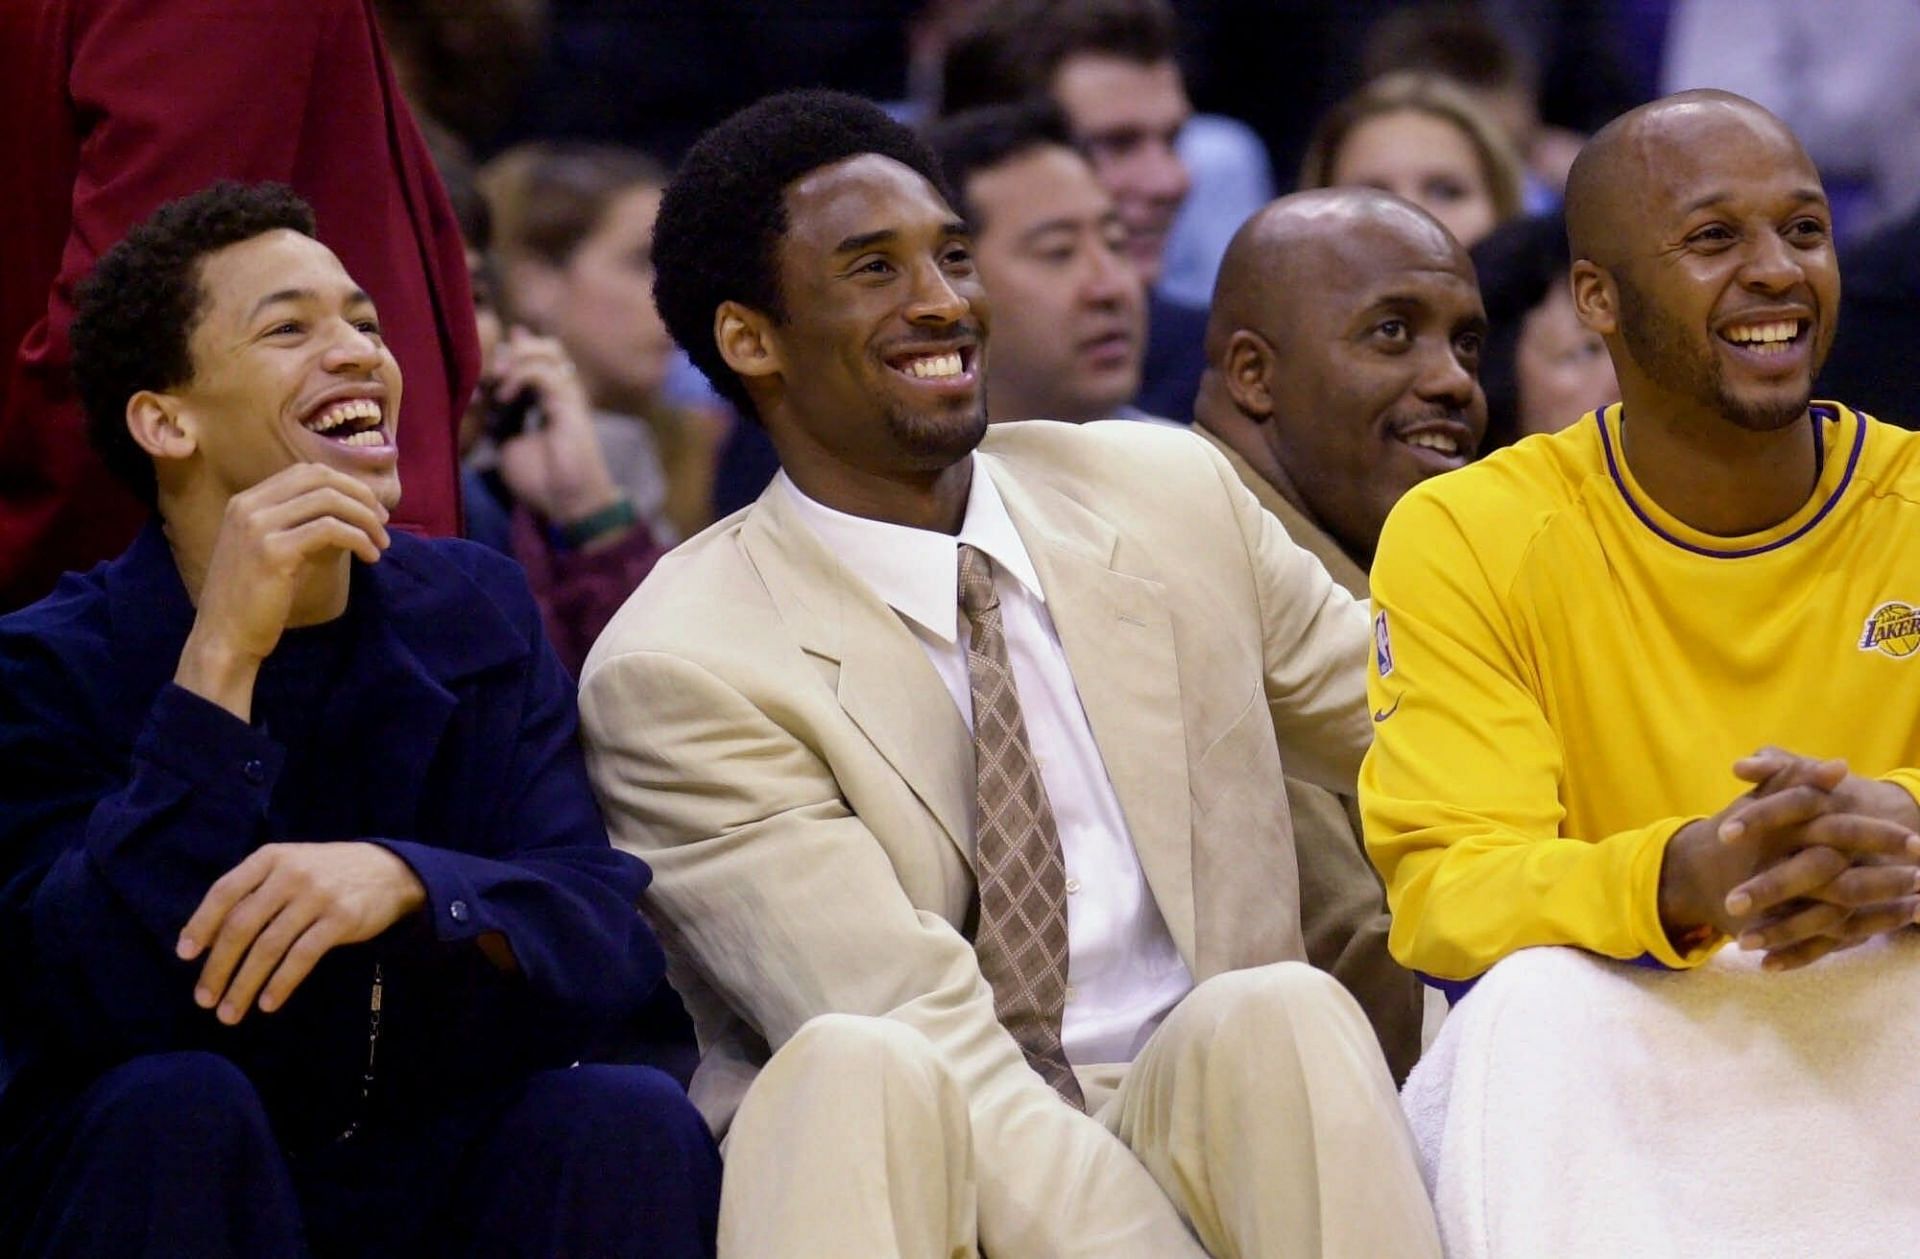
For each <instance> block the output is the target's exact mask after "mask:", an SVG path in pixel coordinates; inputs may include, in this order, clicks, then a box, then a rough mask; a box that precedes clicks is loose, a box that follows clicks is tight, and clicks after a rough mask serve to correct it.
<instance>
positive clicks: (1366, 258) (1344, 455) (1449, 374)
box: [1194, 188, 1487, 1079]
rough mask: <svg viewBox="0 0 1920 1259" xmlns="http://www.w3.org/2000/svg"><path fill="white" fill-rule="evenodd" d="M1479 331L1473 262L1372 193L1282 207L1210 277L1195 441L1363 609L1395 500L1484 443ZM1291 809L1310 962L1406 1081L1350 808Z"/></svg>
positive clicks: (1415, 1030)
mask: <svg viewBox="0 0 1920 1259" xmlns="http://www.w3.org/2000/svg"><path fill="white" fill-rule="evenodd" d="M1486 325H1487V318H1486V314H1485V311H1484V310H1483V308H1482V307H1481V304H1480V287H1479V285H1478V284H1477V283H1475V281H1474V275H1473V263H1472V262H1471V261H1470V260H1469V259H1468V257H1467V251H1466V250H1464V249H1462V248H1461V247H1460V243H1459V242H1458V241H1456V240H1454V238H1453V237H1452V236H1451V235H1450V234H1449V233H1448V232H1447V229H1446V228H1444V227H1442V226H1441V225H1440V224H1439V222H1438V221H1437V220H1435V219H1434V218H1433V217H1432V216H1431V215H1429V214H1428V213H1427V212H1426V211H1424V210H1422V209H1420V207H1418V206H1416V205H1413V204H1411V203H1410V202H1407V201H1403V200H1401V199H1400V198H1399V197H1396V196H1394V195H1392V194H1391V193H1386V192H1381V191H1379V190H1378V189H1374V188H1317V189H1312V190H1310V191H1307V192H1297V193H1294V194H1293V195H1292V196H1288V197H1282V198H1280V199H1279V200H1278V201H1275V202H1273V203H1272V204H1270V205H1268V206H1267V207H1266V208H1265V209H1263V210H1261V211H1260V212H1259V213H1258V214H1255V215H1254V216H1253V217H1252V218H1250V219H1248V220H1247V222H1246V223H1245V224H1243V225H1242V226H1241V228H1240V230H1239V231H1238V232H1237V233H1235V235H1234V238H1233V242H1232V244H1230V245H1229V246H1228V248H1227V254H1226V258H1225V259H1224V261H1223V262H1222V263H1221V267H1220V281H1219V283H1218V285H1217V286H1216V287H1215V289H1214V295H1213V308H1212V313H1211V319H1210V322H1209V324H1208V327H1207V370H1206V374H1205V375H1204V376H1202V377H1201V380H1200V394H1199V397H1198V399H1196V401H1195V403H1194V423H1195V427H1197V428H1198V429H1199V430H1200V431H1201V432H1202V433H1203V434H1205V435H1206V437H1207V439H1208V440H1209V441H1211V442H1212V443H1213V444H1214V446H1215V447H1216V448H1218V449H1219V450H1220V452H1221V453H1222V454H1223V455H1224V456H1225V457H1226V460H1227V462H1228V463H1229V464H1230V465H1232V467H1233V470H1234V472H1235V473H1236V474H1238V476H1239V477H1240V480H1241V482H1242V483H1244V484H1245V485H1246V487H1247V488H1248V489H1249V490H1251V491H1252V492H1253V496H1254V497H1255V498H1257V499H1258V500H1260V504H1261V506H1263V507H1265V508H1266V509H1267V510H1268V511H1269V512H1272V513H1273V515H1274V516H1275V517H1276V518H1277V519H1278V520H1279V521H1280V523H1281V524H1282V525H1284V526H1286V530H1287V536H1288V537H1290V538H1292V539H1293V540H1294V542H1295V543H1297V544H1299V545H1300V546H1302V547H1304V548H1306V549H1307V550H1309V551H1311V552H1313V554H1314V556H1315V557H1316V558H1318V559H1319V561H1320V562H1321V563H1322V564H1323V565H1325V566H1326V569H1327V575H1328V576H1330V577H1332V578H1333V579H1334V581H1336V582H1338V583H1339V584H1340V585H1341V586H1343V587H1345V588H1346V589H1347V590H1348V591H1349V592H1351V593H1352V594H1353V595H1354V597H1355V598H1359V599H1365V598H1366V597H1367V566H1368V564H1369V563H1371V561H1372V559H1373V552H1374V547H1375V545H1376V544H1377V543H1378V542H1379V539H1380V527H1381V525H1383V524H1384V523H1385V522H1386V519H1387V513H1388V512H1389V511H1390V510H1391V509H1392V508H1393V505H1394V503H1395V502H1397V501H1398V500H1399V498H1400V496H1401V495H1402V494H1405V493H1406V492H1407V491H1408V490H1409V489H1411V488H1412V487H1413V486H1415V485H1418V484H1419V483H1420V482H1421V481H1424V480H1426V479H1427V478H1428V477H1432V476H1437V475H1439V474H1440V473H1442V472H1448V471H1451V470H1453V469H1456V468H1460V467H1464V466H1465V465H1466V463H1467V461H1468V460H1469V459H1471V458H1472V457H1473V452H1474V449H1475V447H1476V446H1478V444H1479V441H1480V436H1481V434H1482V433H1483V432H1485V430H1486V424H1487V411H1486V399H1485V397H1484V396H1483V395H1482V394H1481V392H1480V384H1479V375H1478V373H1479V366H1480V343H1481V341H1482V340H1483V339H1484V338H1485V336H1486ZM1287 805H1288V809H1289V812H1290V813H1291V814H1292V817H1293V833H1294V838H1295V841H1296V842H1295V850H1296V854H1297V855H1298V857H1299V861H1300V905H1301V911H1302V914H1303V917H1302V921H1301V925H1302V927H1303V928H1304V930H1305V932H1306V939H1307V956H1308V957H1309V958H1310V959H1312V961H1313V964H1314V965H1316V966H1319V967H1321V968H1322V969H1324V970H1326V971H1328V972H1330V973H1331V974H1333V975H1335V976H1336V977H1338V978H1339V980H1340V981H1341V982H1342V983H1344V984H1345V985H1346V986H1347V988H1348V990H1349V991H1351V992H1352V993H1353V995H1354V997H1355V998H1356V999H1357V1000H1359V1002H1360V1005H1361V1008H1362V1009H1364V1010H1366V1012H1367V1017H1368V1018H1369V1019H1370V1020H1371V1021H1372V1023H1373V1028H1374V1032H1375V1033H1376V1034H1377V1035H1378V1036H1379V1037H1380V1045H1381V1048H1382V1049H1384V1050H1385V1051H1386V1055H1387V1062H1388V1064H1389V1065H1391V1066H1392V1068H1393V1072H1394V1076H1395V1078H1396V1079H1405V1078H1406V1074H1407V1072H1408V1071H1410V1070H1412V1069H1413V1064H1414V1061H1415V1060H1416V1059H1417V1058H1419V1056H1420V1048H1421V1023H1422V1013H1423V1008H1424V1006H1423V1000H1422V993H1421V988H1422V987H1423V985H1422V984H1421V983H1420V982H1419V980H1418V979H1417V978H1416V977H1415V976H1414V975H1412V974H1411V973H1410V972H1409V971H1407V970H1406V969H1405V968H1403V967H1402V966H1400V965H1399V964H1398V963H1396V962H1395V961H1394V960H1393V959H1392V958H1391V957H1389V956H1388V954H1387V929H1388V926H1389V924H1390V921H1391V920H1390V919H1389V918H1388V916H1387V908H1386V899H1385V897H1384V896H1383V895H1382V892H1381V888H1380V883H1379V880H1378V879H1377V878H1376V877H1375V875H1374V873H1373V870H1372V868H1371V867H1370V866H1368V864H1367V860H1366V857H1365V854H1364V852H1363V850H1362V846H1361V843H1360V818H1359V803H1358V800H1357V798H1356V795H1355V793H1354V791H1353V790H1352V788H1351V787H1349V788H1348V790H1346V791H1343V792H1340V793H1335V792H1332V791H1328V790H1326V789H1325V788H1322V787H1318V786H1315V785H1314V784H1312V783H1308V782H1302V781H1299V780H1296V779H1291V778H1290V779H1288V780H1287ZM1436 1006H1437V1007H1438V1008H1444V1007H1440V1006H1438V1003H1437V1002H1436Z"/></svg>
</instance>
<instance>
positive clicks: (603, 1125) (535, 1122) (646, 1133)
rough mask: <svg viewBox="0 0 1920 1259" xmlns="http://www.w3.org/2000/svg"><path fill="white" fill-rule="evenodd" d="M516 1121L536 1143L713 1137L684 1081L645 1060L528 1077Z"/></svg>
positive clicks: (606, 1144) (698, 1144)
mask: <svg viewBox="0 0 1920 1259" xmlns="http://www.w3.org/2000/svg"><path fill="white" fill-rule="evenodd" d="M511 1122H512V1123H513V1126H514V1127H515V1128H516V1129H517V1131H516V1133H515V1136H516V1137H517V1138H518V1139H519V1140H522V1141H524V1142H526V1143H527V1144H528V1145H530V1146H542V1145H554V1144H560V1145H566V1146H576V1145H580V1144H586V1145H589V1146H592V1147H593V1148H596V1149H610V1148H613V1147H631V1146H633V1145H635V1144H641V1145H645V1146H647V1147H649V1148H652V1147H668V1146H679V1147H684V1148H689V1149H699V1148H704V1147H707V1146H710V1145H711V1142H712V1138H711V1136H710V1135H709V1134H708V1132H707V1126H706V1121H705V1120H703V1119H702V1118H701V1117H700V1112H699V1111H698V1110H696V1109H695V1108H694V1105H693V1103H692V1102H691V1101H689V1100H688V1098H687V1094H686V1091H685V1090H684V1089H682V1088H681V1087H680V1084H679V1082H678V1081H676V1080H675V1079H674V1078H673V1077H672V1076H670V1075H668V1074H667V1073H666V1072H664V1071H658V1070H655V1069H654V1068H652V1067H642V1066H616V1065H609V1064H601V1063H583V1064H582V1065H580V1066H577V1067H569V1068H567V1069H565V1070H555V1071H542V1072H540V1073H539V1074H537V1075H535V1076H534V1077H533V1078H532V1079H531V1080H529V1081H528V1083H527V1088H526V1092H525V1093H524V1094H523V1095H522V1097H521V1101H520V1104H519V1105H518V1106H516V1107H515V1108H514V1117H513V1120H512V1121H511Z"/></svg>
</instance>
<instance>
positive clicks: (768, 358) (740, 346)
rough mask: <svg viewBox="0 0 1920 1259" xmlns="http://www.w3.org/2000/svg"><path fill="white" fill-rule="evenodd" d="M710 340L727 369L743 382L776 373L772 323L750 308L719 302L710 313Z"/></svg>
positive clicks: (777, 364)
mask: <svg viewBox="0 0 1920 1259" xmlns="http://www.w3.org/2000/svg"><path fill="white" fill-rule="evenodd" d="M713 341H714V344H715V345H717V346H718V347H719V348H720V357H721V358H723V359H725V360H726V362H727V366H728V367H730V368H732V369H733V371H734V373H735V374H736V375H738V376H740V377H742V378H743V379H746V380H755V379H765V378H766V377H768V376H773V375H777V374H778V373H779V371H780V367H781V364H780V347H779V344H778V342H777V339H776V338H775V337H774V335H773V321H772V320H770V319H768V318H767V317H766V316H765V315H763V314H761V313H760V312H759V311H757V310H755V309H753V308H752V307H751V306H742V305H741V304H740V303H739V302H721V303H720V305H719V306H718V307H717V308H716V309H715V310H714V312H713Z"/></svg>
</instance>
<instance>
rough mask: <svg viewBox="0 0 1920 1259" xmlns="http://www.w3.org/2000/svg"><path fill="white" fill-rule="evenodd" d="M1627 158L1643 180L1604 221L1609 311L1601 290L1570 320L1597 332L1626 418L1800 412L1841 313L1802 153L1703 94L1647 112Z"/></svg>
mask: <svg viewBox="0 0 1920 1259" xmlns="http://www.w3.org/2000/svg"><path fill="white" fill-rule="evenodd" d="M1628 160H1629V161H1630V163H1631V165H1632V166H1633V168H1634V169H1635V170H1636V171H1637V172H1638V178H1639V180H1640V185H1641V186H1640V189H1639V191H1638V192H1637V194H1636V196H1635V197H1634V198H1633V199H1632V200H1633V206H1634V208H1633V210H1632V212H1631V213H1628V212H1625V211H1624V208H1623V210H1622V212H1619V213H1616V214H1615V216H1614V219H1615V220H1616V223H1617V234H1618V238H1619V244H1618V248H1617V250H1616V251H1614V252H1615V253H1616V255H1617V256H1616V257H1614V258H1613V259H1612V260H1611V261H1612V265H1610V266H1607V267H1606V275H1607V276H1608V277H1610V278H1611V280H1612V284H1613V287H1614V289H1615V290H1616V292H1617V307H1614V308H1609V304H1608V303H1607V302H1606V301H1605V300H1604V294H1602V296H1601V300H1600V301H1599V303H1598V304H1597V306H1596V305H1595V303H1593V302H1592V301H1589V302H1586V303H1583V312H1582V317H1583V319H1585V320H1586V322H1587V324H1588V326H1590V327H1593V328H1594V329H1595V330H1596V331H1598V332H1600V333H1601V334H1602V335H1604V336H1606V337H1608V340H1609V345H1610V346H1611V347H1612V348H1613V350H1614V357H1615V367H1616V368H1617V370H1618V371H1619V375H1620V386H1621V391H1622V397H1623V398H1624V399H1625V400H1626V402H1627V406H1628V410H1629V412H1632V411H1635V410H1639V409H1641V408H1655V409H1658V410H1659V411H1660V412H1661V413H1662V414H1675V415H1685V414H1689V413H1709V414H1712V415H1717V416H1718V417H1720V418H1721V419H1724V420H1726V421H1729V422H1731V423H1733V424H1735V425H1737V426H1739V427H1741V428H1744V429H1749V430H1754V431H1770V430H1773V429H1778V428H1783V427H1785V426H1787V425H1788V424H1791V423H1793V422H1794V421H1796V420H1798V419H1800V418H1801V417H1802V416H1804V415H1805V414H1806V410H1807V403H1808V401H1809V399H1810V398H1811V397H1812V393H1813V381H1814V377H1815V376H1816V375H1817V374H1818V373H1819V370H1820V365H1821V364H1822V363H1823V362H1824V361H1825V360H1826V356H1827V350H1828V348H1829V347H1830V346H1831V345H1832V344H1833V334H1834V327H1835V318H1836V316H1837V314H1838V312H1839V307H1840V272H1839V266H1838V264H1837V262H1836V261H1835V258H1834V252H1833V230H1832V218H1831V215H1830V212H1829V210H1828V207H1827V199H1826V195H1825V193H1824V192H1823V191H1822V189H1821V186H1820V177H1819V174H1818V173H1817V172H1816V171H1815V170H1814V168H1813V164H1812V163H1811V162H1810V161H1809V160H1808V159H1807V156H1806V153H1805V152H1804V151H1803V150H1802V149H1801V147H1800V145H1799V143H1798V142H1797V141H1796V140H1795V139H1794V138H1793V136H1792V134H1791V133H1790V132H1788V131H1787V130H1786V129H1785V127H1783V126H1782V125H1781V124H1780V123H1779V122H1778V121H1776V120H1775V119H1773V118H1772V117H1771V116H1769V115H1767V114H1765V113H1763V112H1761V111H1759V110H1757V109H1753V108H1750V107H1749V108H1741V107H1738V106H1736V105H1732V104H1729V103H1726V102H1723V101H1703V102H1696V103H1692V104H1687V105H1681V106H1676V107H1672V108H1669V109H1667V110H1665V111H1662V112H1659V113H1656V114H1654V115H1651V116H1649V118H1648V119H1647V121H1646V123H1645V125H1644V128H1643V130H1642V132H1641V134H1640V135H1639V136H1638V137H1637V142H1636V144H1635V148H1634V151H1633V153H1632V155H1631V157H1630V158H1629V159H1628ZM1596 261H1600V262H1602V263H1603V265H1604V264H1605V263H1606V262H1607V261H1608V260H1607V259H1597V260H1596ZM1589 265H1590V264H1576V274H1579V270H1580V268H1582V267H1587V266H1589ZM1597 282H1598V278H1597V276H1596V277H1595V279H1594V280H1591V281H1590V284H1591V283H1597Z"/></svg>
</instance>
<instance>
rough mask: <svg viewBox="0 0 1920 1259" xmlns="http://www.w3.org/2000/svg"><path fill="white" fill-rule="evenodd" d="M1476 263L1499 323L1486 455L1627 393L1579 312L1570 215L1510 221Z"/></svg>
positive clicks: (1480, 249)
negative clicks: (1570, 280)
mask: <svg viewBox="0 0 1920 1259" xmlns="http://www.w3.org/2000/svg"><path fill="white" fill-rule="evenodd" d="M1473 265H1474V269H1475V271H1477V272H1478V273H1479V276H1480V296H1481V298H1482V299H1483V300H1484V301H1485V302H1486V307H1487V322H1488V325H1489V330H1488V333H1487V344H1486V349H1485V351H1484V352H1483V353H1482V354H1481V356H1480V383H1481V385H1482V387H1484V388H1485V390H1486V394H1487V440H1486V441H1485V442H1484V443H1483V444H1482V450H1483V452H1485V451H1493V450H1498V449H1499V448H1500V447H1502V446H1510V445H1512V444H1513V443H1514V442H1516V441H1519V440H1520V439H1521V438H1522V437H1526V436H1529V435H1531V434H1533V433H1556V432H1558V431H1560V430H1561V429H1563V428H1566V427H1567V426H1568V425H1570V424H1572V423H1574V422H1575V421H1576V420H1578V419H1579V418H1580V417H1581V416H1583V415H1585V414H1586V413H1587V412H1588V411H1591V410H1593V409H1594V408H1595V407H1598V406H1603V405H1605V404H1606V403H1609V402H1612V401H1614V400H1615V399H1616V398H1618V397H1619V396H1620V386H1619V384H1618V383H1617V382H1615V380H1614V378H1613V360H1612V359H1610V358H1608V357H1607V345H1606V342H1605V341H1603V340H1601V339H1600V335H1599V334H1598V333H1596V332H1594V331H1592V330H1591V329H1589V328H1588V327H1587V326H1586V325H1585V324H1583V323H1581V322H1580V317H1579V316H1578V315H1577V314H1575V313H1574V309H1573V290H1572V288H1571V287H1569V284H1568V280H1567V273H1568V272H1569V270H1570V269H1571V268H1572V266H1573V256H1572V254H1571V253H1569V252H1568V248H1567V222H1566V219H1564V218H1563V217H1562V216H1560V215H1559V214H1549V215H1539V216H1535V217H1530V218H1520V219H1514V220H1512V221H1511V222H1507V223H1503V224H1501V225H1500V226H1499V227H1497V228H1495V229H1494V230H1493V234H1492V235H1491V236H1489V237H1487V238H1486V239H1485V240H1483V241H1481V242H1480V243H1479V244H1478V245H1475V246H1474V247H1473ZM1848 396H1849V397H1851V396H1852V395H1851V394H1849V395H1848Z"/></svg>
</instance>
